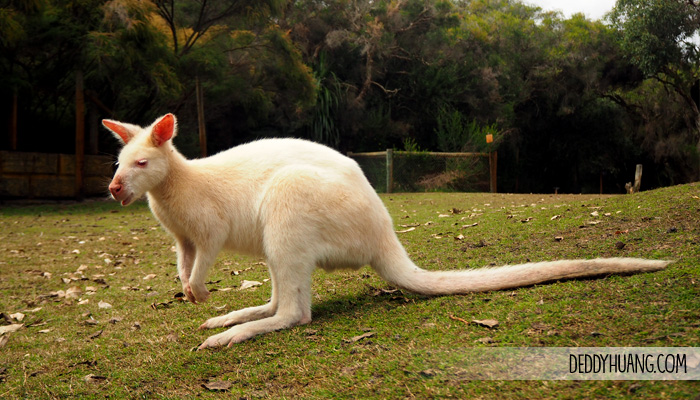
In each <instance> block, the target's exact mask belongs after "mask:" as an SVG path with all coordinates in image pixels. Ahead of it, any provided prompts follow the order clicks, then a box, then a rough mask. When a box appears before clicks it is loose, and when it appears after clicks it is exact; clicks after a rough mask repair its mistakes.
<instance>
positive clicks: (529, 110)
mask: <svg viewBox="0 0 700 400" xmlns="http://www.w3.org/2000/svg"><path fill="white" fill-rule="evenodd" d="M697 11H698V6H697V5H696V4H695V3H693V2H686V1H680V0H663V1H653V2H650V1H643V0H620V1H618V3H617V6H616V8H615V10H614V11H613V13H612V14H611V15H610V17H609V18H608V21H609V22H610V23H609V24H605V23H603V22H601V21H590V20H588V19H586V18H585V16H583V15H582V14H578V15H574V16H572V17H571V18H564V17H563V16H562V15H561V14H559V13H556V12H545V11H542V10H541V9H539V8H537V7H533V6H530V5H527V4H525V3H523V2H521V1H519V0H497V1H494V0H473V1H456V0H408V1H393V0H381V1H370V0H356V1H347V0H330V1H324V2H319V1H315V0H301V1H296V2H289V1H287V0H267V1H252V0H244V1H242V0H226V1H218V2H213V1H206V2H202V1H197V0H154V1H138V0H110V1H104V0H81V1H68V0H54V1H47V0H32V1H26V2H25V1H11V0H6V1H4V2H0V108H2V109H6V110H10V109H11V107H12V104H11V102H12V101H13V100H12V99H13V98H14V96H15V94H16V95H17V99H18V103H19V104H18V106H19V110H20V111H19V121H20V124H19V126H20V130H21V132H22V134H21V135H20V147H21V148H22V149H29V148H31V149H32V150H51V151H53V150H55V149H59V148H60V149H61V151H63V152H70V151H72V147H73V138H72V130H73V124H74V116H73V115H72V112H73V96H74V93H75V85H74V84H75V76H76V75H75V74H76V72H75V71H76V70H77V69H80V70H81V71H82V72H83V75H84V76H85V86H86V90H87V93H88V94H89V98H90V99H97V100H98V102H91V103H89V106H88V108H89V110H90V112H98V113H99V114H100V115H99V116H98V117H97V118H95V117H91V118H93V121H97V120H98V118H99V117H116V118H121V119H125V120H129V121H132V122H135V123H148V122H150V121H151V120H152V119H153V117H155V116H157V115H159V114H162V113H164V112H166V111H173V112H176V113H178V115H179V116H180V128H181V130H180V132H181V134H180V135H179V137H178V139H177V140H178V144H179V145H184V146H187V147H188V148H189V150H192V149H194V148H195V147H196V140H197V135H196V121H197V117H196V111H195V110H196V99H195V96H194V94H195V90H194V82H195V81H197V80H198V81H199V82H201V86H202V87H203V89H204V105H205V107H204V108H205V119H206V121H207V134H208V138H209V146H208V147H209V149H210V150H211V151H212V152H216V151H218V150H221V149H224V148H228V147H231V146H233V145H236V144H238V143H241V142H245V141H249V140H252V139H255V138H258V137H262V136H281V135H285V136H286V135H290V136H298V137H305V138H309V139H312V140H315V141H319V142H322V143H326V144H329V145H331V146H333V147H336V148H338V149H340V150H341V151H347V150H352V151H356V152H357V151H364V150H370V151H371V150H377V149H386V148H399V147H401V145H402V144H403V143H404V141H405V140H406V139H407V138H411V139H412V140H415V145H416V146H418V147H420V148H422V149H425V150H436V149H440V150H447V149H449V150H451V151H460V150H470V151H491V150H498V151H499V154H500V158H499V164H500V167H499V176H500V177H501V178H500V179H501V180H502V182H501V184H499V186H500V187H501V189H502V190H507V191H528V192H529V191H532V192H535V191H547V192H548V191H551V188H552V187H560V188H561V191H568V192H579V191H582V190H591V187H595V188H596V189H595V190H596V191H597V190H598V189H599V182H600V176H601V174H602V175H605V177H606V180H607V181H609V182H610V185H609V186H608V187H606V188H605V190H606V191H615V192H616V191H622V190H623V189H622V186H621V185H624V182H626V181H628V180H629V179H630V177H629V175H630V174H631V173H630V171H631V170H632V169H633V168H634V165H635V164H637V163H640V162H643V163H645V164H646V166H645V174H650V175H652V176H659V177H660V178H659V179H658V180H657V179H655V180H654V182H655V184H658V185H663V184H668V183H672V182H684V181H688V180H692V179H695V178H696V177H697V176H700V175H699V174H700V164H697V163H695V164H693V163H690V164H687V163H685V162H683V159H685V160H695V159H698V155H697V153H698V152H697V148H698V143H700V109H698V103H700V100H699V99H698V96H697V94H694V92H693V90H691V89H692V88H694V87H695V88H697V87H700V84H697V82H698V81H699V78H700V70H699V69H698V67H697V65H698V54H700V51H698V48H697V44H696V43H694V42H693V40H692V38H693V37H694V36H693V35H695V34H696V33H697V32H698V26H699V25H700V12H697ZM76 66H79V67H80V68H76ZM645 77H646V79H653V80H655V81H656V82H657V83H661V84H662V85H663V86H661V87H662V88H665V89H666V90H661V89H658V86H655V85H654V84H653V83H650V82H649V81H648V80H646V81H645ZM651 88H654V89H653V90H652V89H651ZM642 93H644V94H650V95H651V97H648V98H644V97H643V96H641V94H642ZM8 118H9V113H3V114H0V121H1V122H2V124H6V125H7V124H9V120H8ZM46 126H51V127H53V128H54V129H55V130H56V131H59V132H60V133H57V134H52V135H51V137H50V138H48V139H46V138H42V140H37V139H38V136H40V135H42V133H43V132H45V131H46V129H44V127H46ZM95 129H97V128H95ZM487 133H492V134H494V136H495V141H494V143H493V144H492V145H490V146H488V147H485V141H484V138H483V137H484V135H485V134H487ZM505 133H507V134H505ZM640 133H641V134H640ZM103 136H106V135H103ZM110 140H111V139H110ZM110 143H111V142H110ZM2 146H6V143H2ZM693 149H695V150H693ZM185 152H189V153H192V152H193V151H188V149H185ZM669 166H670V167H669ZM543 171H544V172H543Z"/></svg>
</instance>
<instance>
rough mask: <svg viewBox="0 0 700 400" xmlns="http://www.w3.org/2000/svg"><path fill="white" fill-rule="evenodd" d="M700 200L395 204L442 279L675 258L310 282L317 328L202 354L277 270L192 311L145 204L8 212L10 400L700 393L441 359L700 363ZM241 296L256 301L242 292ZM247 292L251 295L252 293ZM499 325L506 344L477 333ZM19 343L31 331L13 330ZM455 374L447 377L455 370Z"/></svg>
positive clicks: (515, 198) (0, 367) (20, 334)
mask: <svg viewBox="0 0 700 400" xmlns="http://www.w3.org/2000/svg"><path fill="white" fill-rule="evenodd" d="M698 196H700V184H692V185H682V186H676V187H671V188H664V189H659V190H654V191H648V192H642V193H639V194H635V195H625V196H586V195H582V196H573V195H558V196H555V195H509V194H461V193H448V194H444V193H427V194H392V195H383V196H382V197H383V200H384V202H385V204H386V206H387V208H388V209H389V211H390V212H391V214H392V216H393V218H394V223H395V226H396V230H397V231H398V232H401V233H399V234H398V235H399V237H400V239H401V241H402V242H403V243H404V245H405V246H406V248H407V250H408V252H409V254H410V255H411V256H412V258H413V260H414V261H415V262H416V263H417V264H418V265H420V266H422V267H424V268H426V269H459V268H480V267H485V266H491V265H501V264H509V263H521V262H526V261H542V260H554V259H561V258H593V257H617V256H631V257H644V258H653V259H673V260H676V262H675V263H673V264H671V266H670V267H669V268H668V269H667V270H665V271H662V272H656V273H650V274H642V275H633V276H609V277H603V278H600V279H594V280H582V281H579V280H574V281H566V282H556V283H552V284H548V285H537V286H534V287H528V288H521V289H517V290H509V291H501V292H491V293H477V294H468V295H459V296H444V297H427V296H421V295H415V294H412V293H409V292H405V291H397V290H393V289H394V288H392V287H391V286H389V285H388V284H387V283H385V282H383V281H382V280H381V279H380V278H379V277H378V276H377V275H376V274H375V273H374V272H373V271H372V270H371V269H369V268H363V269H361V270H359V271H348V272H340V273H335V274H328V273H325V272H323V271H317V272H316V273H315V274H314V283H313V290H314V292H313V298H314V305H313V308H312V311H313V314H314V320H313V322H312V323H311V324H309V325H305V326H300V327H295V328H293V329H289V330H285V331H280V332H274V333H270V334H267V335H263V336H260V337H257V338H254V339H253V340H251V341H248V342H244V343H241V344H238V345H235V346H233V347H232V348H223V349H215V350H206V351H199V352H197V351H193V349H194V348H196V346H198V345H199V344H200V343H201V342H202V341H203V340H204V339H206V337H207V336H209V335H211V334H213V333H216V332H219V331H220V330H213V331H199V330H197V328H198V327H199V325H200V324H201V323H202V322H204V321H205V320H206V319H207V318H209V317H211V316H215V315H219V314H223V313H226V312H229V311H231V310H234V309H238V308H242V307H247V306H252V305H259V304H262V303H264V302H265V301H266V300H267V299H268V298H269V296H270V282H269V281H266V279H267V278H268V276H267V270H266V266H265V264H264V260H262V259H253V258H248V257H243V256H238V255H235V254H228V253H222V254H221V255H220V256H219V258H218V260H217V263H216V265H215V266H214V268H212V274H211V276H210V277H209V282H208V284H207V286H208V287H209V289H210V290H212V292H213V293H212V297H211V299H210V300H209V302H207V303H205V304H203V305H193V304H189V303H187V302H184V301H182V293H180V292H181V286H180V283H179V282H178V281H177V277H176V276H177V272H176V266H175V252H174V248H173V241H172V240H171V238H170V237H169V236H168V235H167V234H166V233H165V232H164V231H163V229H162V228H160V227H159V225H158V223H157V221H156V220H155V219H154V218H153V217H152V215H151V214H150V211H149V210H148V207H147V205H146V204H145V203H136V204H135V205H133V206H130V207H127V208H122V207H120V206H119V205H118V204H116V203H115V202H107V201H88V202H84V203H51V204H26V203H12V204H3V205H0V293H1V294H2V296H0V312H2V318H0V328H4V330H13V331H12V332H7V333H5V334H3V335H2V336H0V398H2V399H14V398H69V397H70V398H74V397H83V398H105V397H110V398H191V397H200V398H219V397H226V398H229V397H232V398H246V399H256V398H274V399H279V398H289V399H296V398H382V399H384V398H392V399H393V398H483V399H488V398H494V399H496V398H498V399H503V398H509V399H512V398H515V399H517V398H522V399H533V398H539V399H554V398H556V399H559V398H580V399H588V398H602V397H604V398H630V399H632V398H635V399H636V398H654V399H686V398H694V397H695V396H697V395H698V393H700V383H698V382H682V381H681V382H668V381H638V382H635V381H598V382H583V381H529V382H523V381H472V380H465V379H464V378H463V377H461V376H460V375H459V374H450V373H444V372H445V371H441V372H442V373H437V374H436V373H435V371H436V370H439V369H440V368H443V367H444V365H443V364H442V363H440V362H439V360H435V355H436V354H437V355H439V354H441V352H450V351H451V352H454V351H459V349H460V348H468V347H479V346H498V347H520V346H533V347H543V346H544V347H578V346H580V347H625V346H635V347H643V346H654V347H696V346H698V343H700V306H699V305H698V298H699V297H700V198H699V197H698ZM244 281H250V282H252V281H255V282H258V283H260V285H257V286H253V287H250V288H245V289H241V286H242V285H243V284H244ZM246 286H247V285H246ZM486 319H492V320H496V321H498V325H497V326H495V327H492V328H489V327H486V326H481V325H477V324H474V323H464V322H462V321H461V320H465V321H467V322H469V321H472V320H486ZM9 327H14V328H16V330H14V329H13V328H9ZM447 372H449V371H447Z"/></svg>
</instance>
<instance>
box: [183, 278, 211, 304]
mask: <svg viewBox="0 0 700 400" xmlns="http://www.w3.org/2000/svg"><path fill="white" fill-rule="evenodd" d="M182 291H183V292H185V296H186V297H187V300H189V301H190V302H192V303H194V304H198V303H204V302H205V301H207V299H208V298H209V295H210V293H209V291H208V290H207V287H206V286H204V285H201V286H192V285H190V284H189V283H186V284H184V285H182Z"/></svg>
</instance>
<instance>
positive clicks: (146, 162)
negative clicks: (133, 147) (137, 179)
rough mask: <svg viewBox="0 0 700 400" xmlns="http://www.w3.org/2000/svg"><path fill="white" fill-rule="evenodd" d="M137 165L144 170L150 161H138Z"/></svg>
mask: <svg viewBox="0 0 700 400" xmlns="http://www.w3.org/2000/svg"><path fill="white" fill-rule="evenodd" d="M136 165H138V166H139V167H141V168H143V167H145V166H146V165H148V160H146V159H145V158H144V159H142V160H138V161H136Z"/></svg>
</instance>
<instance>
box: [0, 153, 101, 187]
mask: <svg viewBox="0 0 700 400" xmlns="http://www.w3.org/2000/svg"><path fill="white" fill-rule="evenodd" d="M83 157H84V161H83V162H84V174H76V165H77V162H76V156H75V155H73V154H49V153H29V152H14V151H0V198H80V197H82V196H101V195H104V196H107V195H108V194H109V192H108V191H107V185H108V184H109V181H110V179H111V177H112V174H113V170H112V168H113V164H114V159H113V157H111V156H97V155H85V156H83ZM77 179H80V182H77Z"/></svg>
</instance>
